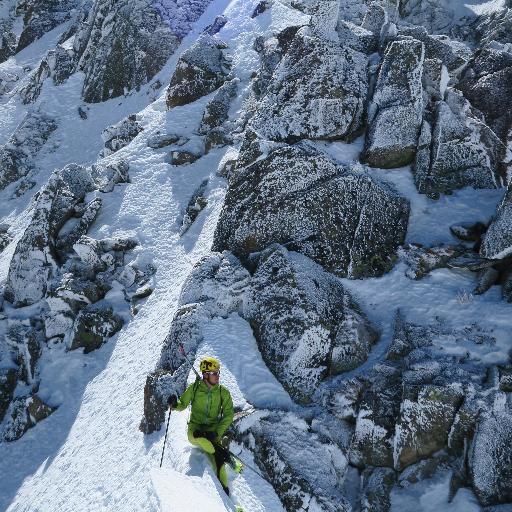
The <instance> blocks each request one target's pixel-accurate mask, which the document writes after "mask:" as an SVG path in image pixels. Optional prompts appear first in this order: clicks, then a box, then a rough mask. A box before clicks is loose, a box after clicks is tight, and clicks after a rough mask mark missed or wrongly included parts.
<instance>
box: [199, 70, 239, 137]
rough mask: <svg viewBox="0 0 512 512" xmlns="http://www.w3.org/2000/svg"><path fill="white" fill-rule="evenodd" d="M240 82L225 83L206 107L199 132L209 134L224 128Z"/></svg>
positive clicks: (236, 80)
mask: <svg viewBox="0 0 512 512" xmlns="http://www.w3.org/2000/svg"><path fill="white" fill-rule="evenodd" d="M238 84H239V80H238V79H236V78H235V79H233V80H231V81H229V82H226V83H224V84H223V85H222V86H221V87H220V89H219V90H218V91H217V92H216V93H215V95H214V97H213V98H212V99H211V100H210V101H209V102H208V104H207V105H206V107H205V109H204V112H203V118H202V120H201V124H200V125H199V129H198V132H199V133H200V134H202V135H206V134H208V132H210V131H211V130H212V129H214V128H217V127H219V126H222V125H223V124H224V123H225V121H227V119H228V113H229V107H230V105H231V102H232V101H233V99H234V98H235V97H236V94H237V88H238Z"/></svg>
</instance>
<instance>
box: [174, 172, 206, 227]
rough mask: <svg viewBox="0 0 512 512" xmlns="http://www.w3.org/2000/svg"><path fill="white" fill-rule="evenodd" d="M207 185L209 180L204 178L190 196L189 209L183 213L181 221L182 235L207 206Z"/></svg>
mask: <svg viewBox="0 0 512 512" xmlns="http://www.w3.org/2000/svg"><path fill="white" fill-rule="evenodd" d="M207 185H208V180H204V181H203V182H202V183H201V185H199V187H198V188H197V190H196V191H195V192H194V195H193V196H192V197H191V198H190V201H189V202H188V205H187V209H186V210H185V214H184V215H183V220H182V222H181V229H180V235H181V236H183V235H184V234H185V233H186V232H187V231H188V229H189V228H190V226H191V225H192V224H193V222H194V221H195V220H196V219H197V216H198V215H199V214H200V213H201V211H202V210H203V209H204V208H206V205H207V204H208V199H207V198H206V197H205V190H206V187H207Z"/></svg>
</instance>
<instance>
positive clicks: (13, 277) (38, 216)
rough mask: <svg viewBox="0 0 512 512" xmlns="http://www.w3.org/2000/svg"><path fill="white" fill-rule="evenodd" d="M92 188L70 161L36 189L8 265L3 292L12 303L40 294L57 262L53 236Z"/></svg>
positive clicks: (24, 302)
mask: <svg viewBox="0 0 512 512" xmlns="http://www.w3.org/2000/svg"><path fill="white" fill-rule="evenodd" d="M93 189H94V184H93V181H92V179H91V176H90V174H89V173H88V172H87V170H86V169H85V168H84V167H80V166H78V165H74V164H70V165H69V166H67V167H65V168H64V169H62V170H61V171H58V172H55V173H54V174H53V175H52V177H51V178H50V180H49V182H48V184H47V185H46V186H45V187H44V188H43V189H42V190H41V191H40V192H39V194H38V197H37V202H36V205H35V212H34V215H33V217H32V221H31V222H30V224H29V226H28V228H27V229H26V231H25V233H24V234H23V236H22V238H21V240H20V241H19V242H18V245H17V246H16V250H15V252H14V256H13V258H12V261H11V264H10V267H9V275H8V277H7V283H6V288H5V292H4V295H5V297H6V298H7V300H9V301H10V302H12V303H13V304H14V305H15V306H23V305H27V304H34V303H35V302H37V301H38V300H40V299H42V298H43V297H44V295H45V293H46V289H47V285H48V281H49V279H50V278H51V276H52V275H53V273H54V270H55V269H56V266H57V263H56V261H55V238H56V236H57V234H58V232H59V231H60V229H61V228H62V226H63V225H64V224H65V222H66V221H67V220H68V219H69V218H71V217H72V215H73V213H74V211H75V207H76V206H77V205H78V204H79V203H80V202H81V201H83V199H84V197H85V194H86V193H87V192H90V191H91V190H93Z"/></svg>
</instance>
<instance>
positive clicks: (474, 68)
mask: <svg viewBox="0 0 512 512" xmlns="http://www.w3.org/2000/svg"><path fill="white" fill-rule="evenodd" d="M511 13H512V11H511ZM509 30H510V29H509ZM457 87H458V88H459V89H460V90H461V91H462V92H463V93H464V96H465V97H466V98H468V100H469V101H470V102H471V104H472V105H473V106H474V107H476V108H478V109H479V110H480V111H481V112H483V113H484V115H485V120H486V122H487V124H488V125H489V126H490V127H491V128H492V130H493V131H494V132H495V133H496V134H497V135H498V137H500V139H501V140H502V141H503V142H504V143H506V141H507V137H508V136H509V131H510V130H511V128H512V54H511V53H510V52H509V51H507V50H506V49H501V48H496V47H493V46H492V45H489V46H484V47H483V48H481V49H480V50H477V51H476V52H475V54H474V57H473V58H472V59H471V61H470V62H469V63H468V65H467V67H466V68H465V70H464V73H463V74H462V76H461V80H460V82H459V83H458V85H457Z"/></svg>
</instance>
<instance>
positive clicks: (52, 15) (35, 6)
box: [16, 0, 78, 52]
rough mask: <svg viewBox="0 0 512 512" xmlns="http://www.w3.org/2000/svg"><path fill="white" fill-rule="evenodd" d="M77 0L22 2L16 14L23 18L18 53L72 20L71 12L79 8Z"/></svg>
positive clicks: (19, 2)
mask: <svg viewBox="0 0 512 512" xmlns="http://www.w3.org/2000/svg"><path fill="white" fill-rule="evenodd" d="M77 5H78V2H77V1H76V0H64V1H59V2H53V1H51V0H44V1H41V0H20V1H18V2H17V4H16V14H17V15H22V16H23V30H22V32H21V34H20V37H19V39H18V45H17V48H16V52H19V51H21V50H23V48H26V47H27V46H28V45H29V44H31V43H33V42H34V41H35V40H37V39H39V38H40V37H42V36H43V35H44V34H46V33H47V32H49V31H50V30H53V29H54V28H55V27H57V26H58V25H60V24H61V23H63V22H64V21H66V20H68V19H69V18H70V12H71V11H72V10H73V9H74V8H75V7H77Z"/></svg>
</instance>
